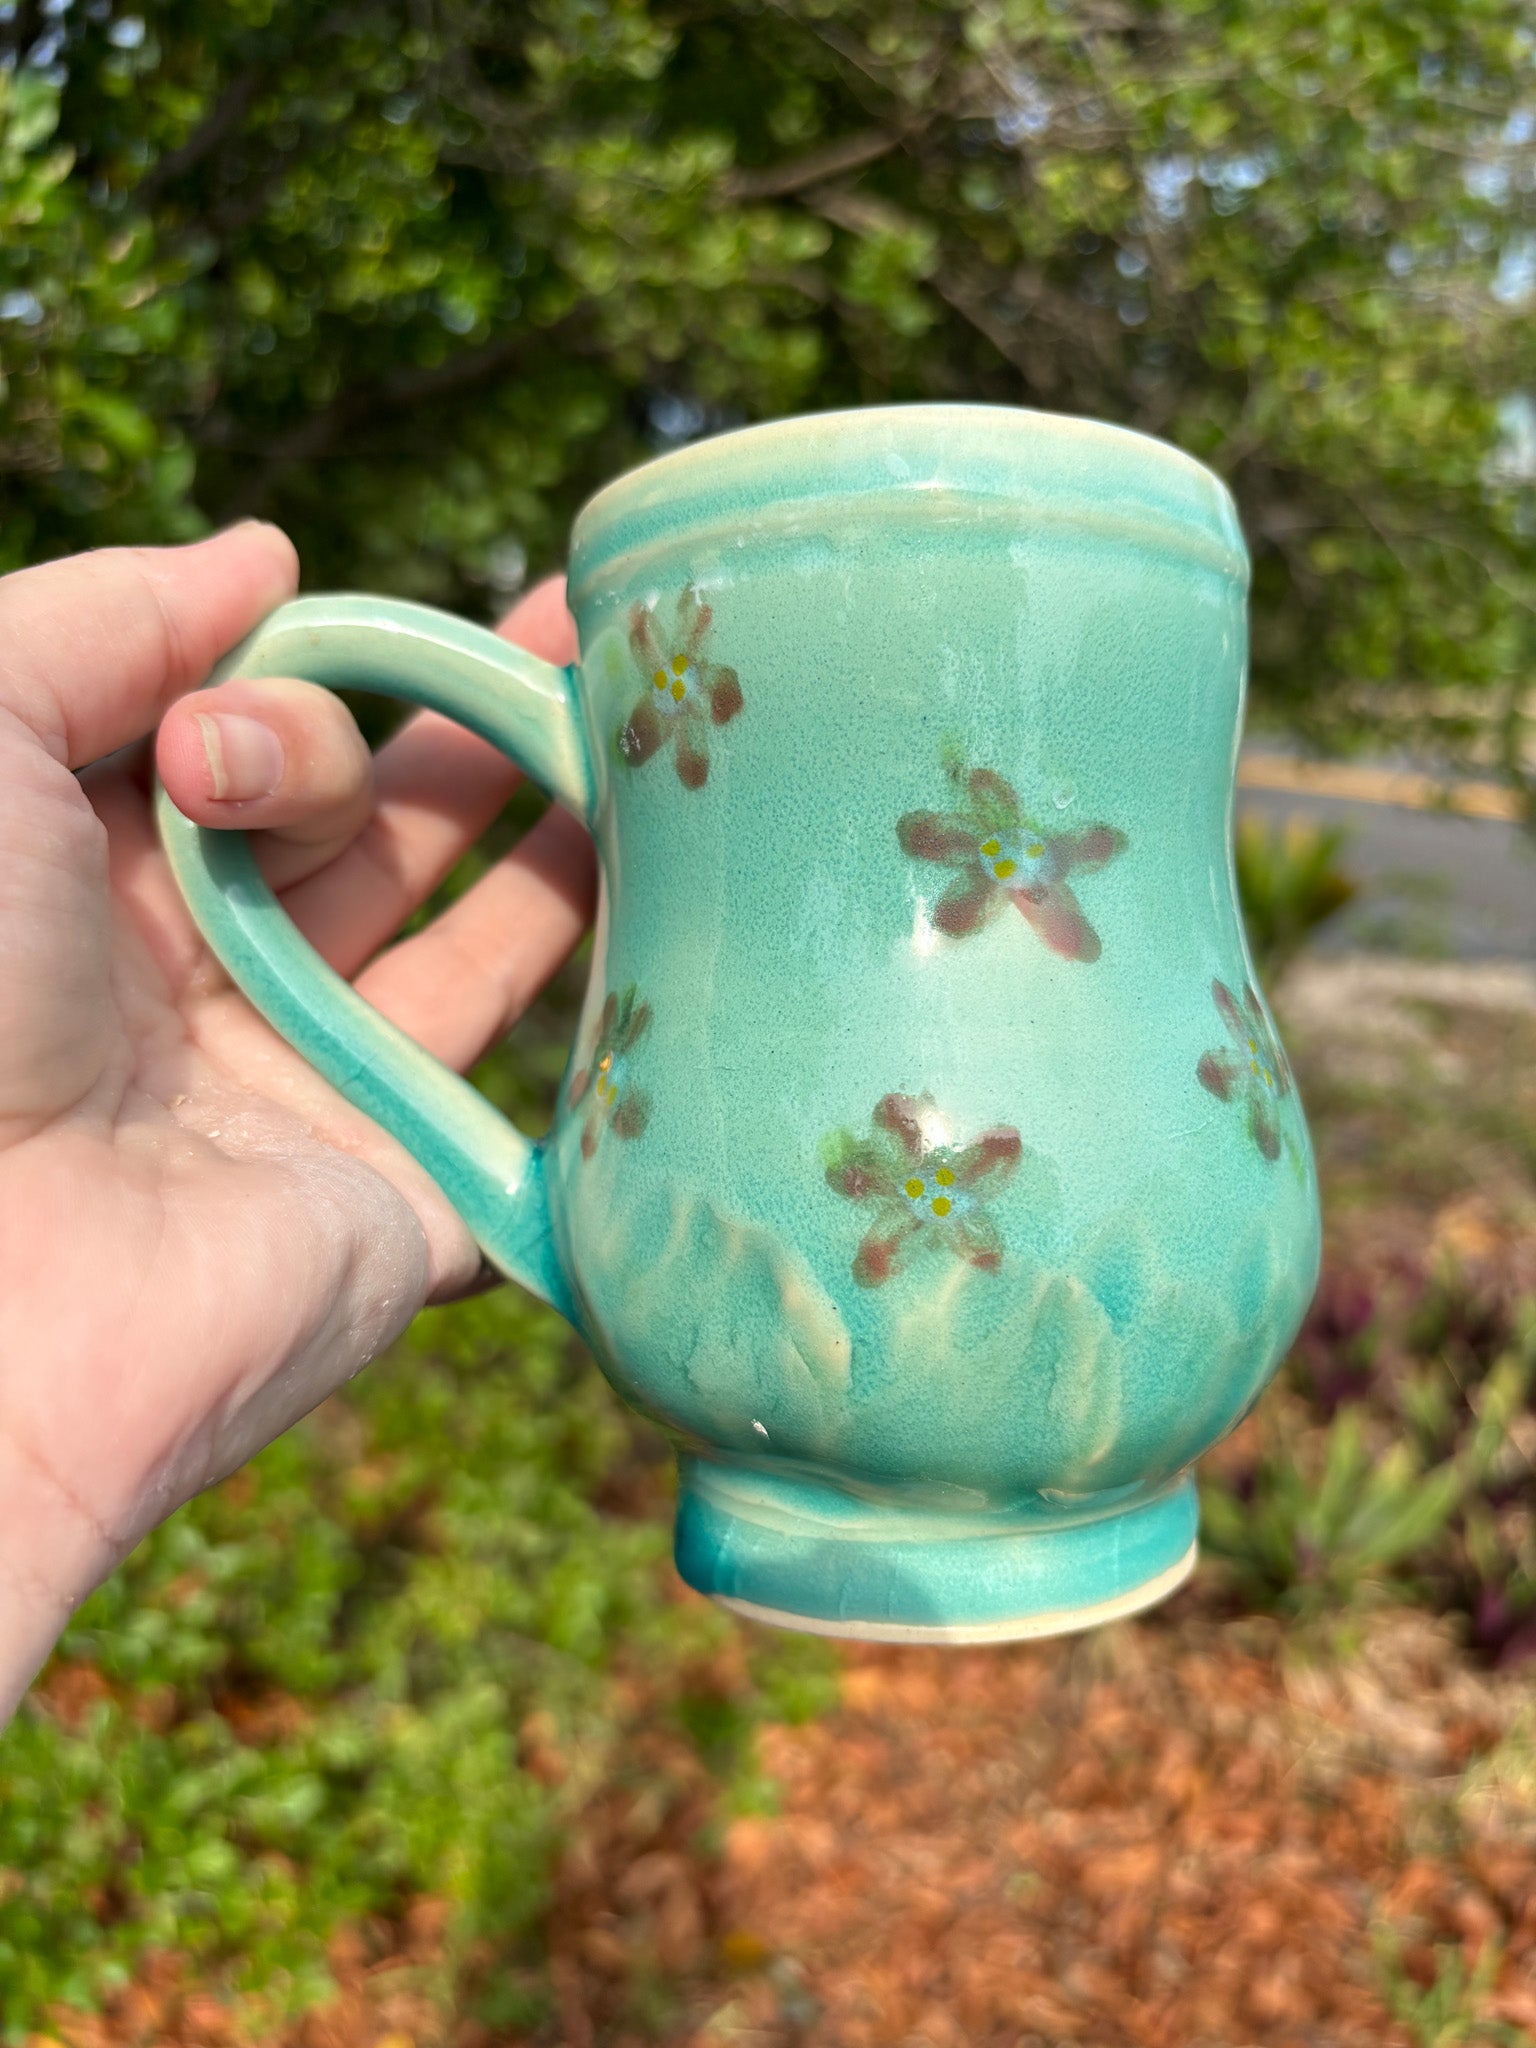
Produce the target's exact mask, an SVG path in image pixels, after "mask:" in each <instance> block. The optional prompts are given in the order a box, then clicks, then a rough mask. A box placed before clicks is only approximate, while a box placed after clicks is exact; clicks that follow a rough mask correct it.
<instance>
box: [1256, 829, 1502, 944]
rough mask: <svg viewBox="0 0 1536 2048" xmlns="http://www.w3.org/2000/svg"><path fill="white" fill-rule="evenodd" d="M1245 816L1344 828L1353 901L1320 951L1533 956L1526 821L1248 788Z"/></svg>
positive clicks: (1322, 936)
mask: <svg viewBox="0 0 1536 2048" xmlns="http://www.w3.org/2000/svg"><path fill="white" fill-rule="evenodd" d="M1238 807H1239V812H1240V814H1243V815H1249V816H1256V817H1261V818H1265V819H1269V820H1271V821H1275V822H1281V821H1283V820H1285V819H1286V818H1290V817H1295V816H1298V815H1299V816H1302V817H1307V818H1311V819H1314V820H1315V821H1316V822H1317V823H1318V824H1322V825H1342V826H1343V827H1344V828H1345V829H1346V831H1347V832H1348V834H1349V838H1348V842H1347V844H1346V846H1345V848H1344V853H1343V862H1344V866H1345V867H1346V869H1347V870H1348V872H1349V873H1350V874H1351V875H1352V876H1353V877H1354V879H1355V881H1356V882H1357V883H1358V884H1359V888H1360V893H1359V895H1358V896H1357V897H1356V899H1355V901H1354V902H1353V903H1351V904H1350V905H1349V906H1348V907H1347V908H1346V909H1345V910H1343V911H1341V912H1340V913H1339V915H1338V916H1337V917H1336V918H1335V919H1333V921H1332V922H1331V923H1330V924H1328V925H1327V926H1326V927H1325V928H1324V930H1323V931H1322V932H1320V933H1319V935H1318V938H1317V941H1316V946H1317V950H1318V951H1319V952H1324V953H1340V952H1356V951H1361V950H1366V951H1371V952H1406V953H1417V954H1429V955H1432V956H1434V955H1438V956H1440V957H1443V958H1454V959H1463V960H1487V959H1519V960H1536V839H1533V838H1532V836H1531V835H1530V834H1529V833H1527V832H1526V831H1525V830H1524V829H1523V828H1522V827H1520V826H1519V825H1512V824H1504V823H1501V822H1498V821H1495V820H1492V819H1485V818H1462V817H1453V816H1449V815H1447V814H1446V813H1445V812H1442V811H1423V810H1410V809H1405V808H1400V807H1399V806H1397V805H1395V804H1386V803H1361V802H1356V801H1353V800H1351V799H1348V798H1341V797H1336V796H1319V795H1315V794H1313V793H1311V792H1308V793H1306V794H1301V793H1298V792H1294V791H1290V790H1286V791H1277V790H1267V789H1249V788H1245V789H1243V790H1242V791H1241V792H1240V795H1239V799H1238Z"/></svg>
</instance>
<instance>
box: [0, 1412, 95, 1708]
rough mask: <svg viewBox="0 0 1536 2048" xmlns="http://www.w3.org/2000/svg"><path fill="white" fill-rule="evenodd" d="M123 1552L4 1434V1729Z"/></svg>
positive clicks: (0, 1565)
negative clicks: (84, 1603)
mask: <svg viewBox="0 0 1536 2048" xmlns="http://www.w3.org/2000/svg"><path fill="white" fill-rule="evenodd" d="M120 1554H121V1553H120V1551H119V1549H118V1548H117V1546H115V1545H114V1544H113V1543H112V1542H111V1540H110V1538H109V1536H108V1534H107V1532H106V1530H105V1529H103V1528H102V1527H101V1526H100V1524H99V1523H97V1522H95V1521H93V1520H92V1518H91V1516H90V1515H89V1514H88V1512H87V1511H86V1510H85V1508H84V1507H83V1506H82V1504H81V1503H80V1502H78V1501H76V1500H74V1499H72V1498H71V1497H70V1495H69V1494H68V1492H67V1491H66V1489H65V1488H64V1487H62V1486H61V1485H60V1483H59V1482H58V1481H57V1480H55V1479H54V1478H53V1477H52V1476H51V1475H50V1474H49V1473H48V1472H47V1470H46V1468H44V1467H43V1466H42V1465H40V1464H39V1463H38V1462H37V1461H36V1460H34V1459H32V1458H30V1457H29V1456H28V1455H27V1454H26V1453H25V1452H24V1451H23V1450H22V1449H21V1448H20V1447H19V1445H18V1444H17V1442H16V1441H15V1439H14V1438H7V1437H4V1436H0V1728H3V1727H4V1726H5V1724H6V1722H7V1721H8V1720H9V1719H10V1717H11V1715H12V1714H13V1713H14V1711H15V1709H16V1707H17V1705H18V1704H19V1703H20V1701H21V1699H22V1697H23V1696H24V1694H25V1693H26V1690H27V1688H28V1686H29V1685H30V1684H31V1683H32V1680H33V1679H34V1678H35V1677H36V1676H37V1674H38V1672H39V1671H40V1670H41V1669H42V1667H43V1665H44V1664H45V1663H46V1662H47V1659H48V1656H49V1653H50V1652H51V1650H52V1649H53V1647H54V1644H55V1643H56V1642H57V1641H58V1639H59V1637H60V1636H61V1635H62V1634H63V1632H64V1629H65V1628H66V1627H67V1625H68V1623H69V1619H70V1616H71V1615H72V1614H73V1613H74V1611H75V1609H76V1608H77V1607H78V1606H79V1605H80V1602H81V1601H82V1600H84V1599H85V1597H86V1596H87V1594H89V1593H91V1592H92V1591H93V1590H94V1589H95V1588H96V1587H97V1586H98V1585H99V1584H100V1583H101V1581H102V1580H103V1579H104V1578H105V1577H106V1576H107V1574H108V1573H109V1572H110V1571H111V1570H112V1569H113V1568H114V1566H115V1565H116V1564H117V1563H118V1561H119V1556H120Z"/></svg>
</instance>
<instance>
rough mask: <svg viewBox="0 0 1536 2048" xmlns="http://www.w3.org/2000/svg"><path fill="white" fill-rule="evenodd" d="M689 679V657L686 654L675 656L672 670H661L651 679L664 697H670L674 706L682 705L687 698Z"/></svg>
mask: <svg viewBox="0 0 1536 2048" xmlns="http://www.w3.org/2000/svg"><path fill="white" fill-rule="evenodd" d="M689 679H690V678H689V668H688V657H687V655H686V654H674V655H673V657H672V665H671V668H670V669H665V668H659V669H657V670H656V672H655V674H654V675H653V676H652V677H651V681H652V683H653V684H654V685H655V687H656V688H657V689H658V690H660V691H661V692H662V693H663V695H664V696H668V697H670V698H671V699H672V701H673V703H674V704H681V703H682V701H683V699H684V698H685V697H686V696H687V694H688V683H689Z"/></svg>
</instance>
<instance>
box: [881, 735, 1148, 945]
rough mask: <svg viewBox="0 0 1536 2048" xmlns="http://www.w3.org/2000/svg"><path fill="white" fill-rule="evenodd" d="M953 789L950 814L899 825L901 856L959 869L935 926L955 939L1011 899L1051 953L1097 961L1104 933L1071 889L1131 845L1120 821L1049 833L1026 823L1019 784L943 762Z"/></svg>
mask: <svg viewBox="0 0 1536 2048" xmlns="http://www.w3.org/2000/svg"><path fill="white" fill-rule="evenodd" d="M944 772H945V774H946V775H947V776H948V777H949V780H950V783H951V784H952V786H953V788H954V792H955V806H954V808H953V809H952V810H948V811H908V812H907V814H906V816H905V817H903V818H901V819H899V820H898V821H897V825H896V837H897V838H898V839H899V840H900V842H901V848H902V851H903V853H908V854H910V855H911V856H912V858H913V859H914V860H929V861H933V862H935V863H936V864H937V865H938V866H940V867H947V868H953V869H954V871H955V874H954V880H953V881H952V882H951V883H950V884H949V886H948V888H947V889H946V890H945V891H944V893H943V895H942V896H941V897H940V898H939V900H938V902H937V903H936V904H935V905H934V909H933V923H934V926H935V928H936V929H937V930H938V931H941V932H947V933H948V934H949V936H950V937H951V938H952V939H960V938H964V937H966V936H967V934H968V933H970V932H974V931H979V930H980V929H981V927H982V926H983V925H984V924H986V923H988V922H989V920H990V919H992V918H993V917H995V916H996V915H997V913H998V912H999V911H1000V910H1001V909H1002V908H1003V906H1004V904H1005V903H1008V902H1010V901H1011V902H1012V903H1014V904H1015V905H1016V906H1017V908H1018V909H1019V910H1020V912H1021V913H1022V914H1023V916H1024V918H1025V920H1026V922H1027V923H1029V924H1030V925H1032V926H1033V927H1034V929H1035V931H1036V932H1038V934H1039V935H1040V937H1041V938H1042V939H1043V940H1044V941H1045V943H1046V945H1048V946H1049V947H1050V949H1051V951H1052V952H1053V953H1059V954H1060V955H1061V957H1062V958H1063V959H1064V960H1085V961H1086V960H1097V959H1098V957H1099V954H1100V952H1101V951H1102V947H1101V946H1100V943H1099V935H1098V933H1097V932H1096V931H1095V930H1094V928H1093V926H1092V925H1091V924H1090V923H1089V922H1088V920H1087V918H1086V917H1085V916H1084V915H1083V910H1082V906H1081V905H1080V904H1079V902H1078V900H1077V898H1076V896H1075V895H1074V894H1073V892H1072V889H1071V887H1070V885H1069V884H1068V881H1067V877H1068V875H1070V874H1072V873H1074V872H1080V873H1083V874H1092V873H1093V872H1094V871H1095V870H1096V869H1098V868H1102V867H1105V866H1107V865H1108V863H1109V862H1110V861H1112V860H1113V859H1114V858H1115V856H1116V855H1117V854H1120V853H1123V852H1124V851H1125V848H1126V846H1127V844H1128V841H1127V839H1126V836H1125V834H1124V833H1123V832H1121V831H1118V830H1117V829H1116V828H1115V827H1114V826H1113V825H1089V826H1086V827H1084V828H1083V829H1082V830H1080V831H1076V832H1048V831H1047V830H1046V829H1045V827H1044V826H1042V825H1037V824H1036V823H1035V821H1034V819H1033V818H1030V817H1028V816H1027V815H1026V814H1025V812H1024V810H1023V807H1022V806H1021V805H1020V803H1019V799H1018V795H1017V793H1016V791H1015V790H1014V788H1013V786H1012V784H1011V783H1008V782H1005V781H1004V780H1003V778H1002V776H1001V775H998V774H997V773H995V771H994V770H992V769H991V768H967V767H966V765H965V762H964V760H963V759H962V757H961V756H960V755H958V754H950V755H947V756H946V757H945V761H944Z"/></svg>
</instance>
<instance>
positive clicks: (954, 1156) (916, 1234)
mask: <svg viewBox="0 0 1536 2048" xmlns="http://www.w3.org/2000/svg"><path fill="white" fill-rule="evenodd" d="M870 1121H871V1126H872V1129H871V1133H870V1136H869V1137H867V1138H860V1137H856V1136H855V1135H854V1133H853V1132H852V1131H834V1132H833V1133H832V1135H831V1136H830V1137H829V1138H827V1139H826V1140H825V1142H824V1143H823V1145H822V1158H823V1160H824V1162H825V1164H826V1169H827V1185H828V1187H830V1188H831V1189H832V1190H833V1192H834V1193H835V1194H839V1195H842V1196H843V1197H844V1198H845V1199H846V1200H848V1201H850V1202H860V1203H862V1204H864V1206H865V1207H867V1208H868V1209H869V1210H871V1212H872V1214H871V1217H870V1224H869V1228H868V1230H867V1231H866V1232H865V1234H864V1240H863V1242H862V1244H860V1246H859V1248H858V1251H857V1252H856V1253H855V1254H854V1260H853V1277H854V1279H855V1280H857V1282H858V1283H859V1285H860V1286H861V1287H878V1286H880V1284H881V1283H882V1281H885V1280H889V1279H890V1277H891V1275H892V1274H893V1273H897V1272H899V1271H900V1270H901V1269H902V1268H903V1267H904V1266H906V1265H907V1264H909V1263H910V1261H911V1259H912V1258H913V1257H914V1256H915V1255H916V1254H918V1253H921V1252H935V1251H944V1252H948V1253H950V1254H951V1255H952V1256H953V1257H955V1258H958V1259H964V1260H966V1261H967V1262H968V1263H969V1264H970V1265H973V1266H978V1267H980V1268H981V1270H982V1271H983V1272H995V1271H996V1270H997V1268H998V1267H999V1266H1000V1265H1001V1264H1002V1263H1003V1239H1002V1234H1001V1232H1000V1231H999V1230H998V1227H997V1223H996V1221H995V1220H994V1218H993V1217H992V1215H991V1214H990V1213H989V1211H988V1209H987V1206H986V1205H987V1203H988V1202H990V1201H991V1200H992V1198H993V1197H994V1196H995V1195H996V1194H997V1193H998V1191H999V1189H1000V1188H1002V1187H1003V1186H1004V1184H1005V1183H1006V1182H1007V1181H1008V1180H1010V1179H1011V1178H1012V1176H1013V1173H1014V1171H1015V1170H1016V1168H1017V1166H1018V1164H1019V1161H1020V1159H1021V1158H1022V1157H1023V1153H1024V1146H1023V1142H1022V1140H1021V1139H1020V1137H1019V1134H1018V1132H1017V1131H1016V1130H1014V1129H1013V1127H1012V1125H1009V1124H1000V1125H999V1126H998V1127H997V1128H996V1129H995V1130H991V1131H983V1132H982V1134H981V1136H980V1137H979V1138H976V1139H974V1140H973V1141H972V1143H971V1144H969V1145H964V1146H960V1145H956V1144H954V1143H953V1141H952V1140H951V1138H950V1136H949V1132H948V1127H947V1125H946V1124H945V1122H944V1119H943V1117H942V1116H941V1115H940V1114H939V1112H938V1110H937V1109H936V1108H935V1106H934V1101H933V1098H932V1096H931V1095H886V1096H882V1098H881V1100H880V1101H879V1102H878V1103H877V1104H876V1105H875V1113H874V1115H873V1117H872V1118H871V1120H870Z"/></svg>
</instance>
